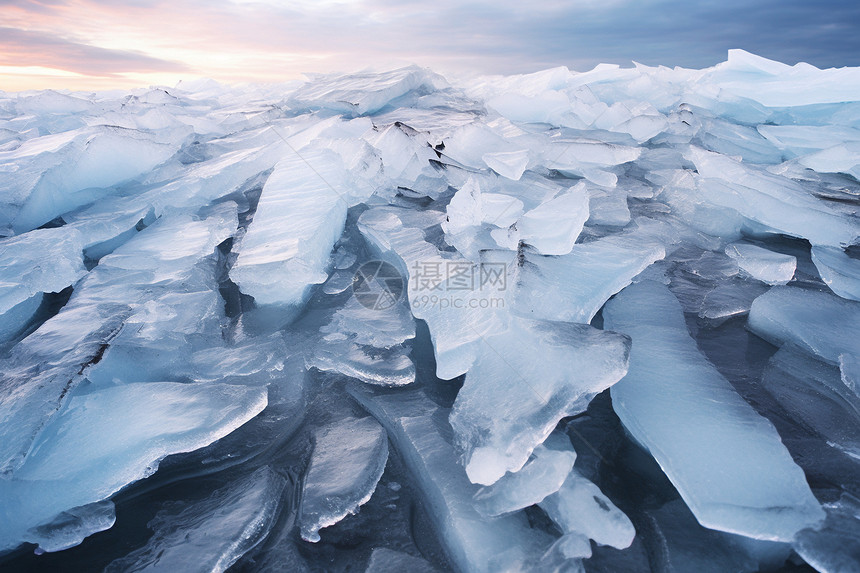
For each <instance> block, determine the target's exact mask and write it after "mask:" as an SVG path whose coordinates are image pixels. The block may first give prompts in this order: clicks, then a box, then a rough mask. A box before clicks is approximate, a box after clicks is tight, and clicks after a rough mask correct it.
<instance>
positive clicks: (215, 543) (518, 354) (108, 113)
mask: <svg viewBox="0 0 860 573" xmlns="http://www.w3.org/2000/svg"><path fill="white" fill-rule="evenodd" d="M858 105H860V69H857V68H842V69H831V70H819V69H816V68H814V67H812V66H809V65H806V64H798V65H796V66H787V65H785V64H781V63H779V62H773V61H770V60H766V59H764V58H760V57H758V56H755V55H753V54H749V53H747V52H743V51H741V50H732V51H730V52H729V55H728V59H727V61H726V62H723V63H721V64H718V65H716V66H714V67H712V68H707V69H704V70H688V69H683V68H674V69H669V68H665V67H651V66H645V65H640V64H637V65H635V66H634V67H632V68H623V67H619V66H614V65H605V64H604V65H600V66H597V67H596V68H594V69H593V70H589V71H584V72H575V71H571V70H570V69H568V68H564V67H559V68H554V69H550V70H544V71H539V72H536V73H532V74H523V75H515V76H480V77H478V76H475V77H468V76H465V75H463V76H460V77H457V78H454V79H451V80H450V81H449V80H448V79H445V78H443V77H442V76H439V75H438V74H435V73H433V72H431V71H430V70H427V69H423V68H420V67H417V66H409V67H405V68H401V69H394V70H390V71H383V72H373V71H365V72H361V73H354V74H317V75H308V76H307V77H306V78H305V79H303V80H297V81H292V82H288V83H284V84H278V85H271V86H254V85H243V86H232V87H231V86H224V85H221V84H218V83H217V82H213V81H206V80H201V81H193V82H180V83H179V84H178V85H177V86H175V87H158V88H150V89H139V90H131V91H128V92H120V91H114V92H100V93H60V92H57V91H50V90H48V91H43V92H22V93H18V94H11V93H5V92H0V569H2V570H3V571H7V570H8V571H12V572H16V571H32V570H47V569H51V570H85V571H89V570H95V571H97V570H105V571H109V572H111V573H112V572H118V571H174V570H189V571H194V570H200V571H225V570H228V569H229V570H230V571H236V572H248V571H254V572H257V571H263V572H272V573H274V572H279V571H284V570H289V571H318V570H335V571H344V570H356V571H389V570H395V569H396V570H404V569H410V570H416V571H424V570H426V571H434V570H435V571H461V572H471V571H475V572H487V573H490V572H495V571H516V572H523V571H576V572H583V571H584V572H589V573H598V572H605V571H612V572H615V571H649V570H650V571H670V570H672V571H697V572H698V571H714V572H722V571H744V572H750V573H752V572H754V571H779V570H781V568H784V567H786V566H787V567H790V568H791V570H793V571H795V570H796V571H807V570H809V567H813V568H815V569H817V570H818V571H822V572H826V573H835V572H837V571H839V572H843V571H856V570H858V568H860V552H858V544H857V541H856V537H857V532H858V531H860V514H859V513H858V511H857V508H858V507H860V502H858V501H857V500H858V499H860V477H858V476H860V470H858V468H860V466H858V459H860V440H858V435H860V342H858V341H860V326H858V325H860V264H858V263H860V255H858V253H860V250H858V249H860V216H858V207H860V199H858V198H860V182H858V176H860V171H858V165H860V148H858V145H860V113H858V109H859V108H858ZM75 546H78V547H77V548H75V549H72V550H68V549H70V548H72V547H75ZM40 560H41V561H40ZM804 562H805V563H804Z"/></svg>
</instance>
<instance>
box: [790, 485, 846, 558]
mask: <svg viewBox="0 0 860 573" xmlns="http://www.w3.org/2000/svg"><path fill="white" fill-rule="evenodd" d="M824 509H825V511H827V519H826V520H825V521H824V525H823V526H822V527H820V528H818V529H805V530H803V531H801V532H800V534H798V536H797V541H796V542H795V543H794V550H795V551H797V553H798V555H800V556H801V557H803V559H804V561H806V562H807V563H809V564H810V565H812V566H813V567H815V570H816V571H821V572H822V573H844V572H853V571H856V570H857V564H858V563H860V499H857V497H856V496H853V495H851V494H848V493H843V494H842V496H841V497H840V499H838V500H836V501H834V502H831V503H827V504H825V505H824Z"/></svg>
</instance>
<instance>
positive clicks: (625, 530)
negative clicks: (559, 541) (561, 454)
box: [538, 469, 636, 556]
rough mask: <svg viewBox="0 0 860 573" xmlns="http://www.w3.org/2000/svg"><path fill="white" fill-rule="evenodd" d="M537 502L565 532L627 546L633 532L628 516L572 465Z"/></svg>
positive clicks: (633, 534)
mask: <svg viewBox="0 0 860 573" xmlns="http://www.w3.org/2000/svg"><path fill="white" fill-rule="evenodd" d="M538 505H539V506H540V507H541V508H542V509H543V510H544V511H546V513H547V515H548V516H549V518H550V519H552V520H553V521H554V522H555V523H556V525H558V526H559V528H560V529H561V530H562V533H563V534H565V535H571V534H574V535H580V536H583V537H586V538H588V539H592V540H594V541H595V542H596V543H599V544H601V545H610V546H612V547H615V548H616V549H626V548H627V547H630V544H631V543H633V538H634V536H635V535H636V530H635V529H633V524H632V523H631V522H630V519H628V518H627V516H626V515H624V513H623V512H622V511H621V510H620V509H618V508H617V507H615V504H614V503H612V501H610V500H609V498H608V497H606V496H605V495H604V494H603V492H602V491H600V488H599V487H597V486H596V485H595V484H593V483H592V482H591V481H589V480H587V479H586V478H584V477H582V475H581V474H580V473H579V472H578V471H576V470H575V469H574V470H572V471H571V472H570V474H568V476H567V479H565V481H564V483H563V484H562V485H561V488H560V489H559V490H558V491H557V492H555V493H554V494H552V495H550V496H548V497H547V498H546V499H544V500H543V501H541V502H540V504H538ZM590 555H591V548H590V547H589V553H588V556H590Z"/></svg>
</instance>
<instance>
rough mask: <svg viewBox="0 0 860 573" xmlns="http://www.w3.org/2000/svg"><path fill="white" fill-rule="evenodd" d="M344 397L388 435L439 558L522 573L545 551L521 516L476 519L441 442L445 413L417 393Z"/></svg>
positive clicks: (464, 566)
mask: <svg viewBox="0 0 860 573" xmlns="http://www.w3.org/2000/svg"><path fill="white" fill-rule="evenodd" d="M348 391H349V393H350V394H351V395H352V396H353V397H354V398H355V399H356V400H358V402H359V403H360V404H361V405H362V406H363V407H364V408H366V409H367V410H368V411H369V412H370V413H371V414H372V415H373V416H374V417H375V418H376V419H377V420H379V422H380V423H381V424H382V425H383V426H384V427H385V429H386V430H387V431H388V435H389V437H390V438H391V441H392V443H393V445H394V447H395V448H396V449H397V451H398V453H399V454H400V455H401V456H402V458H403V460H404V463H405V465H406V467H407V469H408V470H409V472H410V473H411V475H412V478H413V480H414V483H415V485H416V487H417V489H418V491H419V492H420V495H421V496H422V498H423V501H424V503H425V504H426V507H427V508H428V511H429V514H430V519H431V521H432V524H433V526H434V528H435V530H436V533H437V535H438V536H439V538H440V540H441V542H442V545H443V548H444V550H445V553H446V554H447V556H448V558H449V559H450V560H451V562H452V563H453V565H454V566H455V567H456V568H457V570H459V571H463V572H487V573H489V572H490V571H493V572H495V571H522V570H523V569H524V568H525V567H526V565H527V564H528V563H532V562H535V561H536V560H537V559H539V558H540V556H541V555H542V554H543V552H544V551H545V550H546V548H547V547H548V546H549V545H550V542H551V538H550V537H549V536H548V535H547V534H545V533H542V532H540V531H538V530H536V529H533V528H532V527H531V526H530V525H529V522H528V520H527V519H526V516H525V515H524V514H523V513H522V512H517V513H512V514H508V515H504V516H501V517H496V518H485V517H482V516H481V515H480V514H479V513H478V511H476V510H475V509H474V506H473V502H472V499H473V497H474V495H475V493H476V492H477V490H478V486H476V485H473V484H472V483H470V482H469V480H468V478H467V477H466V474H465V472H464V471H463V468H462V466H461V465H460V464H459V463H457V456H456V454H455V452H454V448H453V446H452V445H451V443H450V442H449V441H448V439H447V438H446V436H450V431H451V430H450V427H449V426H448V423H447V421H446V418H447V413H448V412H447V410H446V409H444V408H440V407H439V406H437V405H436V404H435V403H434V402H433V401H431V400H430V399H429V398H428V397H427V396H426V395H425V394H424V393H423V392H422V391H421V390H403V391H399V392H397V393H396V394H381V393H380V394H378V393H374V392H371V391H369V390H368V389H366V388H363V387H359V386H358V385H355V386H349V387H348Z"/></svg>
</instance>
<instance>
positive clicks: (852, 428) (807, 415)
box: [761, 344, 860, 459]
mask: <svg viewBox="0 0 860 573" xmlns="http://www.w3.org/2000/svg"><path fill="white" fill-rule="evenodd" d="M761 385H762V387H763V388H764V389H765V390H767V391H768V392H769V393H770V394H771V395H772V396H773V397H774V398H776V400H777V401H778V402H779V403H780V404H781V405H782V407H783V408H785V410H786V411H787V412H788V413H789V414H790V415H791V417H792V418H793V419H795V420H797V421H799V422H800V423H802V424H803V425H804V426H805V427H807V428H809V429H811V430H812V431H813V432H815V433H816V434H818V435H819V436H822V437H823V438H824V439H825V440H826V441H827V444H828V445H830V446H833V447H835V448H838V449H840V450H842V451H843V452H845V453H847V454H848V455H850V456H852V457H854V458H857V459H860V396H858V395H857V394H856V393H855V392H853V391H852V389H851V388H849V387H848V386H847V385H846V384H845V383H844V382H843V381H842V377H841V376H840V372H839V369H838V368H836V367H834V366H832V365H830V364H826V363H824V362H821V361H819V360H817V359H815V358H814V357H812V356H810V355H808V354H807V353H806V352H804V351H802V350H800V349H799V348H797V347H796V346H794V345H793V344H785V345H784V346H783V347H782V348H780V349H779V351H777V353H776V354H774V356H773V358H771V360H770V363H769V364H768V366H767V369H766V370H765V372H764V374H763V375H762V379H761Z"/></svg>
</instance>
